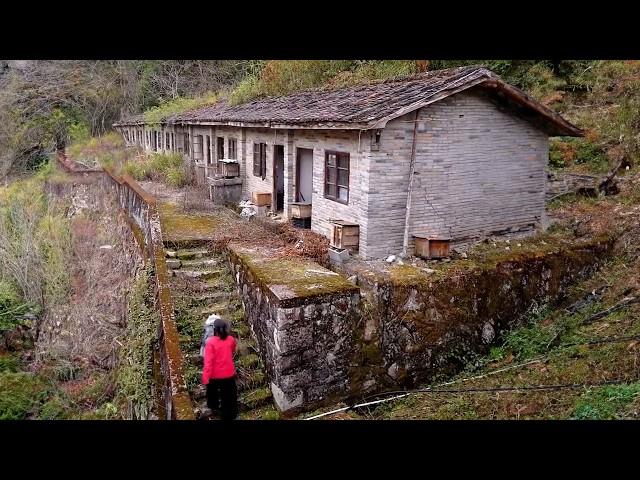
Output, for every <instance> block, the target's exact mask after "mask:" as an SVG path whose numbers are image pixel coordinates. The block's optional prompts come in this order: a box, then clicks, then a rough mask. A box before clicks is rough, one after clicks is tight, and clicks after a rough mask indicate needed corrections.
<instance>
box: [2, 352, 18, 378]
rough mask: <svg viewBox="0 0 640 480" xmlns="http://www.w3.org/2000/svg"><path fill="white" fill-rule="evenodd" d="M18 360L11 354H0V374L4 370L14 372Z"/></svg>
mask: <svg viewBox="0 0 640 480" xmlns="http://www.w3.org/2000/svg"><path fill="white" fill-rule="evenodd" d="M19 366H20V362H19V361H18V359H17V358H16V357H15V356H13V355H0V374H1V373H4V372H10V373H15V372H17V371H18V368H19Z"/></svg>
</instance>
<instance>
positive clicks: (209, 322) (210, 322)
mask: <svg viewBox="0 0 640 480" xmlns="http://www.w3.org/2000/svg"><path fill="white" fill-rule="evenodd" d="M219 319H220V315H216V314H215V313H214V314H212V315H209V318H207V320H206V321H205V322H204V324H205V325H207V326H208V325H213V322H215V321H216V320H219Z"/></svg>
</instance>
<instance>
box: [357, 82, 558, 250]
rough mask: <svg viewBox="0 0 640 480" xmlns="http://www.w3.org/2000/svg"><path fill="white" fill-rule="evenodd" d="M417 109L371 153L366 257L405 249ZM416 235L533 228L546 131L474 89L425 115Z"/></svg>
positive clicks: (538, 214)
mask: <svg viewBox="0 0 640 480" xmlns="http://www.w3.org/2000/svg"><path fill="white" fill-rule="evenodd" d="M414 118H415V112H412V113H409V114H407V115H404V116H403V117H400V118H398V119H395V120H393V121H391V122H389V123H388V124H387V128H385V129H384V130H383V132H382V135H381V140H380V151H379V152H371V169H370V174H369V182H370V190H369V206H368V207H369V208H368V214H369V223H370V227H369V229H368V232H367V238H366V240H365V241H366V242H367V243H368V244H370V245H371V246H370V247H369V248H368V249H367V256H371V257H383V256H385V255H388V254H391V253H398V252H400V251H401V250H402V243H403V234H404V222H405V214H406V200H407V193H406V192H407V186H408V182H409V162H410V157H411V145H412V137H413V120H414ZM416 135H417V137H416V157H415V158H416V160H415V173H416V175H415V178H414V187H413V197H412V211H411V218H410V237H409V240H410V250H411V249H412V246H413V241H412V237H411V235H413V234H425V235H443V236H450V237H452V238H453V239H454V241H456V240H458V241H463V240H465V239H473V238H481V237H483V236H485V235H490V234H492V233H493V232H501V231H504V230H508V229H512V230H519V229H526V228H534V227H535V226H537V225H539V224H540V222H541V219H542V215H543V213H544V185H545V171H544V168H545V165H546V162H547V158H548V138H547V136H546V134H544V133H543V132H541V131H539V130H538V129H536V128H535V127H533V126H532V125H531V124H530V123H528V122H526V121H525V120H522V119H520V118H518V117H516V116H514V115H512V114H510V113H508V112H505V111H502V110H501V109H499V108H498V107H497V106H495V105H494V104H493V103H491V102H490V101H489V100H488V99H486V98H485V97H484V96H483V95H481V94H480V93H477V92H474V91H468V92H463V93H459V94H457V95H454V96H451V97H449V98H446V99H444V100H442V101H440V102H437V103H435V104H433V105H430V106H429V107H427V108H423V109H421V110H420V111H419V112H418V128H417V132H416Z"/></svg>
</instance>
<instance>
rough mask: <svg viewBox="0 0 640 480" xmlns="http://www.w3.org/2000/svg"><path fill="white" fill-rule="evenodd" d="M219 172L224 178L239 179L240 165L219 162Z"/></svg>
mask: <svg viewBox="0 0 640 480" xmlns="http://www.w3.org/2000/svg"><path fill="white" fill-rule="evenodd" d="M218 171H219V172H220V175H222V176H223V177H227V178H231V177H239V176H240V164H239V163H238V162H224V161H223V162H221V161H218Z"/></svg>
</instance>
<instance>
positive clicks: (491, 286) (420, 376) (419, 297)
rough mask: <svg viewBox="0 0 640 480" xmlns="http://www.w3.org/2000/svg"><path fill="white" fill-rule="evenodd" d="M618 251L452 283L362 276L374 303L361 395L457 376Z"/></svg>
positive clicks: (475, 274)
mask: <svg viewBox="0 0 640 480" xmlns="http://www.w3.org/2000/svg"><path fill="white" fill-rule="evenodd" d="M611 247H612V244H611V241H609V240H608V239H600V240H594V241H590V242H585V243H583V244H582V245H576V246H572V247H566V248H561V249H558V250H556V251H553V252H547V253H539V254H528V255H527V254H524V255H522V256H519V257H514V258H512V259H509V260H506V261H502V262H500V263H498V264H497V265H495V266H491V267H486V268H476V269H470V270H469V271H467V272H464V273H462V274H458V275H445V276H444V277H434V276H433V274H431V275H429V274H426V273H424V272H420V271H419V270H418V269H413V267H409V268H411V269H413V270H414V271H417V272H420V273H411V272H410V271H409V268H407V267H403V266H399V267H398V272H395V274H394V275H393V276H395V278H394V279H393V278H392V279H385V280H380V279H378V280H371V279H369V280H367V278H366V277H360V278H359V281H362V282H363V284H367V285H366V287H367V289H368V290H369V292H368V293H369V297H370V298H369V300H370V301H369V302H368V310H369V312H370V314H369V315H366V316H365V317H364V318H363V323H362V328H361V329H360V330H358V332H357V336H358V340H357V342H356V343H357V344H358V348H359V349H360V352H359V355H360V358H361V362H360V364H361V368H360V373H359V374H358V375H359V378H360V379H361V380H362V381H361V382H360V390H361V391H362V392H365V391H374V390H383V389H386V388H398V387H413V386H415V385H416V384H417V383H420V382H424V381H430V380H432V379H433V377H434V376H435V375H436V374H438V375H444V374H453V373H456V372H457V371H459V370H460V369H461V368H463V367H464V366H465V365H466V364H467V363H468V361H469V360H471V359H472V358H473V357H474V356H475V355H477V354H479V353H480V354H481V353H486V352H487V351H488V350H489V348H490V346H491V345H492V344H495V341H496V340H497V339H498V338H499V337H500V334H501V333H503V332H506V331H508V330H509V329H512V328H514V327H517V326H519V325H521V324H522V321H523V319H524V318H525V314H526V313H527V311H528V310H529V309H530V308H531V307H532V306H535V305H538V306H542V305H544V304H546V303H549V304H554V303H557V302H558V301H559V300H560V299H562V298H564V296H565V294H566V291H567V287H568V286H569V285H571V284H573V283H575V282H576V281H578V280H579V279H582V278H585V277H586V276H587V275H589V274H591V273H592V272H593V271H594V269H595V268H596V266H597V264H598V263H599V262H600V261H601V260H602V259H603V258H605V257H606V256H607V254H608V252H609V251H610V249H611ZM363 286H364V285H363ZM354 373H357V372H355V371H354ZM351 385H352V387H354V388H355V387H356V382H354V381H353V380H352V382H351Z"/></svg>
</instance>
